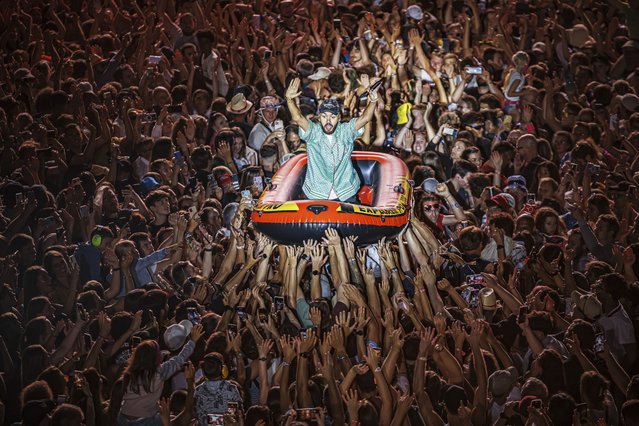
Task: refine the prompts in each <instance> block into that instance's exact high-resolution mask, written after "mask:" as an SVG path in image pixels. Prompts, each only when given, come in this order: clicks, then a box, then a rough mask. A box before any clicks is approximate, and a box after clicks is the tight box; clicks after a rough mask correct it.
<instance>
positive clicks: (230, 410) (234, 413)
mask: <svg viewBox="0 0 639 426" xmlns="http://www.w3.org/2000/svg"><path fill="white" fill-rule="evenodd" d="M239 411H240V404H238V403H237V402H233V401H229V402H227V403H226V414H227V415H228V416H229V417H231V418H232V419H233V421H234V422H237V419H238V414H239Z"/></svg>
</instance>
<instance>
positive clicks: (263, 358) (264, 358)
mask: <svg viewBox="0 0 639 426" xmlns="http://www.w3.org/2000/svg"><path fill="white" fill-rule="evenodd" d="M258 361H266V357H265V356H262V357H259V358H258Z"/></svg>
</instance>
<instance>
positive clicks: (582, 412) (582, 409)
mask: <svg viewBox="0 0 639 426" xmlns="http://www.w3.org/2000/svg"><path fill="white" fill-rule="evenodd" d="M575 410H577V412H578V413H579V417H585V416H587V415H588V404H587V403H585V402H583V403H581V404H577V405H575Z"/></svg>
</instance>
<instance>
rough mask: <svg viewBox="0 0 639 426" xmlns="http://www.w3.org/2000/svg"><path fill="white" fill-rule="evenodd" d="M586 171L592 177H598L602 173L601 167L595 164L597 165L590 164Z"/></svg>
mask: <svg viewBox="0 0 639 426" xmlns="http://www.w3.org/2000/svg"><path fill="white" fill-rule="evenodd" d="M586 169H587V170H588V172H590V174H591V175H593V176H598V175H599V173H601V166H600V165H599V164H595V163H588V164H587V165H586Z"/></svg>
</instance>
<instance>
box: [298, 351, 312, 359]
mask: <svg viewBox="0 0 639 426" xmlns="http://www.w3.org/2000/svg"><path fill="white" fill-rule="evenodd" d="M300 356H301V357H302V358H309V357H310V356H311V354H310V353H309V352H302V353H300Z"/></svg>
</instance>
